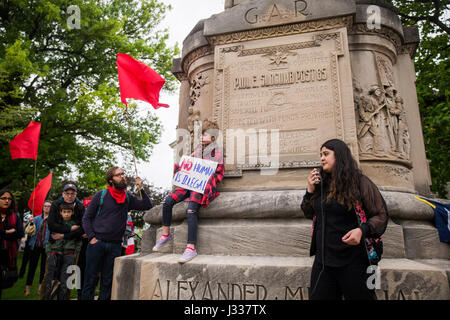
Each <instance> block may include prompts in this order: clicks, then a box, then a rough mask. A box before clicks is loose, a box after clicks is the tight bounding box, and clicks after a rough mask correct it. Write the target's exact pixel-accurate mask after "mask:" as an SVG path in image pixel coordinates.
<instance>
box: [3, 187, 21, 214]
mask: <svg viewBox="0 0 450 320" xmlns="http://www.w3.org/2000/svg"><path fill="white" fill-rule="evenodd" d="M5 193H9V194H10V195H11V198H12V201H11V204H10V205H9V208H8V215H9V214H11V213H12V212H17V202H16V198H15V197H14V195H13V193H12V192H11V191H9V190H7V189H2V190H0V197H1V196H3V195H4V194H5Z"/></svg>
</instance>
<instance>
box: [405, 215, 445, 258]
mask: <svg viewBox="0 0 450 320" xmlns="http://www.w3.org/2000/svg"><path fill="white" fill-rule="evenodd" d="M399 223H400V225H401V226H402V228H403V234H404V238H405V250H406V257H407V258H408V259H450V243H446V242H440V240H439V233H438V231H437V229H436V227H435V226H434V225H433V224H432V222H429V221H400V222H399Z"/></svg>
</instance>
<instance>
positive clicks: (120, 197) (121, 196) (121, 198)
mask: <svg viewBox="0 0 450 320" xmlns="http://www.w3.org/2000/svg"><path fill="white" fill-rule="evenodd" d="M108 190H109V193H110V194H111V196H112V197H113V198H114V200H116V201H117V203H124V202H125V199H126V197H127V193H126V192H125V189H123V190H117V189H114V188H113V187H111V186H108Z"/></svg>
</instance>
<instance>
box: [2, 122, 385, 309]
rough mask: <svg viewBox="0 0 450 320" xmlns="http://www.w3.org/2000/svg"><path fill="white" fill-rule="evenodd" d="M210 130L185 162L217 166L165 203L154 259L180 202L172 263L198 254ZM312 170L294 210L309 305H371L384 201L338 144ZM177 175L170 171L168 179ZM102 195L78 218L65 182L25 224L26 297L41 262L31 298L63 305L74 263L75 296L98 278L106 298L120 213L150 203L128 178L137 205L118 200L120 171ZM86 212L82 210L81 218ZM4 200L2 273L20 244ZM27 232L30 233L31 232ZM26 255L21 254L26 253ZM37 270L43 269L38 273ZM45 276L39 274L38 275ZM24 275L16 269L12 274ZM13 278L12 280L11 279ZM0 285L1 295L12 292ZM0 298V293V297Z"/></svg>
mask: <svg viewBox="0 0 450 320" xmlns="http://www.w3.org/2000/svg"><path fill="white" fill-rule="evenodd" d="M218 129H219V128H218V126H217V124H216V123H213V122H207V123H204V125H203V130H202V136H201V146H199V147H198V148H196V149H195V151H194V153H193V154H192V156H194V157H201V158H203V159H208V160H211V161H216V162H218V166H217V169H216V171H215V173H214V174H213V175H212V176H211V177H210V180H209V181H208V183H207V185H206V188H205V192H204V193H203V194H201V193H197V192H194V191H191V190H186V189H183V188H180V187H177V188H176V189H175V190H174V191H173V192H172V193H171V194H170V195H169V196H167V197H166V199H165V201H164V204H163V208H162V231H163V232H162V235H161V237H160V239H158V240H157V241H156V244H155V246H154V248H153V251H156V252H157V251H160V249H161V248H163V247H164V246H166V245H167V244H168V243H169V242H170V241H172V240H173V235H172V234H171V233H170V225H171V218H172V208H173V206H174V205H175V204H176V203H178V202H180V201H183V200H186V201H187V202H188V206H187V210H186V217H187V223H188V239H187V245H186V249H185V251H184V253H183V254H182V256H181V257H180V259H179V262H180V263H185V262H188V261H190V260H192V259H194V258H195V257H196V256H197V250H196V243H197V230H198V222H197V220H198V213H199V210H200V207H207V206H208V205H209V204H210V202H211V201H213V200H214V199H215V198H216V197H217V196H219V193H218V192H217V190H216V185H217V183H219V182H221V181H222V179H223V176H224V163H223V156H222V151H221V150H220V148H219V147H218V146H217V144H216V142H215V136H214V134H211V131H210V130H213V131H214V130H218ZM320 161H321V168H320V169H319V170H318V169H314V170H312V171H311V172H310V174H309V176H308V178H307V190H306V193H305V195H304V197H303V201H302V203H301V204H299V207H301V209H302V211H303V213H304V216H305V218H308V219H313V223H312V226H313V232H312V241H311V250H310V254H311V256H313V255H314V256H315V260H314V263H313V266H312V272H311V279H310V287H311V291H310V299H312V300H318V299H320V300H322V299H341V298H342V297H344V298H345V299H346V300H348V299H369V300H372V299H376V296H375V291H374V289H373V288H369V287H368V286H367V279H368V277H369V274H368V273H367V272H366V270H367V267H368V266H369V265H371V264H372V263H375V264H376V263H378V261H379V259H380V258H381V253H382V242H381V235H382V234H383V233H384V231H385V230H386V226H387V222H388V212H387V207H386V203H385V201H384V199H383V197H382V195H381V193H380V192H379V190H378V188H377V187H376V185H375V184H374V183H373V182H372V181H371V180H370V179H369V178H368V177H366V176H365V175H363V174H362V172H361V170H360V169H359V168H358V164H357V162H356V161H355V160H354V158H353V157H352V155H351V152H350V149H349V148H348V146H347V145H346V144H345V142H343V141H341V140H338V139H332V140H329V141H327V142H325V143H324V144H323V145H322V146H321V148H320ZM178 170H180V167H179V166H177V165H175V172H177V171H178ZM106 181H107V182H108V187H107V189H104V190H101V191H98V192H97V193H96V194H95V195H94V196H93V198H92V200H91V202H90V204H89V206H88V207H87V209H86V210H85V207H84V206H83V204H82V203H81V202H80V201H79V200H78V199H77V197H76V196H77V188H76V186H75V185H73V184H68V185H66V186H64V188H63V192H62V196H61V198H59V199H58V200H56V201H53V202H52V203H50V202H48V201H47V202H45V204H44V209H43V213H42V215H40V216H37V217H34V218H32V219H31V221H30V222H28V223H29V225H28V226H27V227H26V231H25V232H26V233H27V234H28V235H29V236H30V238H29V240H28V244H27V247H26V249H25V253H24V263H25V264H26V262H25V261H26V260H25V256H27V257H28V258H27V259H29V269H28V275H27V282H26V288H25V293H24V294H25V295H28V294H29V293H30V290H31V285H32V282H33V278H34V274H35V270H36V266H37V265H38V263H39V259H41V273H40V277H39V293H40V296H41V298H42V299H67V298H68V292H69V290H68V288H67V286H66V282H67V281H66V280H67V277H68V273H67V272H66V271H67V268H69V267H70V266H72V265H78V266H79V268H80V270H81V277H82V279H81V283H82V284H83V285H82V289H80V290H78V298H79V299H83V300H92V299H94V292H95V288H96V286H97V284H98V280H99V279H100V294H99V299H100V300H109V299H110V298H111V287H112V278H113V267H114V259H115V258H117V257H119V256H120V255H122V254H123V248H122V242H123V236H124V233H125V229H126V225H127V216H128V214H127V213H128V212H129V210H139V211H144V210H149V209H150V208H151V207H152V203H151V201H150V199H149V197H148V195H147V194H146V193H145V191H144V190H143V189H142V180H141V179H140V178H139V177H136V185H137V187H138V189H139V190H140V193H141V198H138V197H137V196H135V195H133V194H131V193H129V192H126V188H127V182H126V179H125V173H124V171H123V170H122V169H121V168H119V167H116V166H114V167H111V168H110V169H109V170H108V172H107V173H106ZM85 211H86V212H85ZM16 212H17V208H16V202H15V199H14V196H13V194H12V192H10V191H7V190H2V191H0V213H1V217H2V220H1V223H0V239H1V250H0V265H1V267H2V272H4V271H5V270H6V272H10V273H14V272H13V271H14V270H17V251H18V247H17V243H18V240H19V239H21V238H22V237H23V236H24V227H23V224H22V221H21V219H20V218H19V216H18V215H17V214H16ZM31 224H33V225H34V226H35V227H34V228H31V227H30V225H31ZM27 248H28V249H27ZM45 264H46V267H45V268H44V265H45ZM43 270H45V273H44V271H43ZM24 273H25V269H24V268H23V264H22V267H21V270H20V274H19V275H20V276H23V275H24ZM16 276H17V272H16ZM11 277H12V279H11V281H10V282H11V283H9V284H6V285H4V286H3V285H2V287H3V288H7V287H8V285H9V286H11V285H12V284H14V279H13V278H14V275H13V274H12V275H11ZM0 297H1V289H0Z"/></svg>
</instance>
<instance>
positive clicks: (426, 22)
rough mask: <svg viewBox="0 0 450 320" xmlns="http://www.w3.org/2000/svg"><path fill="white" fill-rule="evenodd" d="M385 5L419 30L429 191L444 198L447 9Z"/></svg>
mask: <svg viewBox="0 0 450 320" xmlns="http://www.w3.org/2000/svg"><path fill="white" fill-rule="evenodd" d="M387 2H390V3H392V4H393V5H395V6H396V7H397V8H398V10H399V15H400V17H401V20H402V23H403V24H404V25H418V27H419V31H420V38H421V40H420V45H419V48H418V50H417V53H416V56H415V60H414V63H415V69H416V72H417V80H416V87H417V95H418V98H419V108H420V113H421V117H422V129H423V135H424V140H425V148H426V153H427V158H428V159H429V160H430V171H431V178H432V186H431V189H432V191H433V192H435V193H437V194H438V195H439V197H441V198H445V197H446V186H447V184H448V183H449V181H450V166H449V163H450V148H449V146H450V129H449V128H450V107H449V106H450V104H449V100H450V41H449V35H450V27H449V22H450V21H449V19H450V10H449V9H450V6H449V3H448V1H441V0H421V1H413V0H389V1H387Z"/></svg>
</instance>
